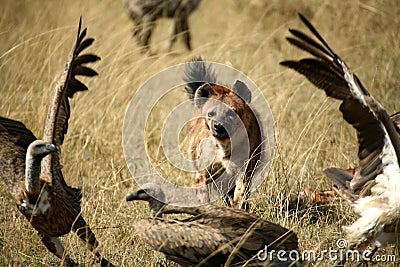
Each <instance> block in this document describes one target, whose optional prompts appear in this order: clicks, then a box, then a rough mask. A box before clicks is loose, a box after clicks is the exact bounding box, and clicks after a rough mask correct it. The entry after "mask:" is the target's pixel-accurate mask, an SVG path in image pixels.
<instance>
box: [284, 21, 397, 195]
mask: <svg viewBox="0 0 400 267" xmlns="http://www.w3.org/2000/svg"><path fill="white" fill-rule="evenodd" d="M300 18H301V19H302V21H303V22H304V24H305V25H306V26H307V27H308V28H309V29H310V31H311V32H312V33H313V34H314V36H315V37H317V39H318V40H319V41H320V42H321V44H320V43H318V42H317V41H315V40H314V39H313V38H311V37H309V36H308V35H306V34H304V33H302V32H301V31H298V30H292V29H291V30H290V32H291V33H292V34H293V35H294V38H293V37H288V38H287V40H288V41H289V42H290V43H291V44H293V45H295V46H297V47H299V48H301V49H302V50H305V51H307V52H309V53H310V54H312V55H314V56H315V58H305V59H301V60H299V61H283V62H281V63H280V64H282V65H283V66H286V67H289V68H291V69H294V70H296V71H297V72H299V73H301V74H303V75H304V76H305V77H306V78H307V79H308V80H309V81H311V82H312V83H313V84H314V85H315V86H317V87H318V88H320V89H323V90H324V91H325V93H326V94H327V95H328V96H329V97H332V98H336V99H339V100H342V104H341V105H340V111H341V112H342V114H343V118H344V119H345V120H346V121H347V122H348V123H349V124H351V125H352V126H353V127H354V128H355V129H356V131H357V137H358V143H359V151H358V157H359V161H360V166H359V169H358V171H357V172H356V174H355V175H354V176H353V178H352V180H351V182H350V185H351V186H350V188H348V189H349V190H352V192H351V193H355V194H358V193H360V192H361V191H362V190H363V188H364V187H365V186H366V185H367V184H368V185H370V181H374V180H375V178H376V177H377V175H378V174H380V173H382V168H383V165H382V152H383V149H384V146H385V145H387V146H390V147H391V150H392V152H395V153H394V154H393V155H392V156H393V157H392V159H391V161H392V163H393V164H396V165H397V164H398V163H397V158H398V156H399V151H400V150H399V148H400V146H399V144H400V143H399V137H398V131H399V130H398V128H397V125H395V124H394V123H393V121H392V120H391V119H390V117H389V115H388V114H387V112H386V111H385V109H384V108H383V107H382V106H381V105H380V104H379V103H378V102H377V101H376V100H375V99H374V98H373V97H372V96H371V95H370V94H369V92H368V91H367V89H366V88H365V87H364V86H363V85H362V83H361V82H360V80H359V79H358V77H357V76H356V75H355V74H353V73H352V72H351V70H350V69H349V68H348V67H347V65H346V64H345V63H344V62H343V61H342V59H341V58H340V57H339V56H337V55H336V54H335V53H334V52H333V50H332V49H331V48H330V47H329V46H328V44H327V43H326V42H325V40H324V39H323V38H322V37H321V35H320V34H319V33H318V32H317V30H316V29H315V28H314V27H313V26H312V25H311V23H310V22H309V21H308V20H307V19H306V18H305V17H303V16H302V15H300ZM397 117H398V116H396V114H394V115H393V120H399V119H398V118H397ZM396 118H397V119H396ZM388 152H389V151H387V150H385V153H388ZM326 173H327V174H328V176H329V177H331V178H332V180H333V181H334V182H335V183H337V184H338V185H340V186H339V187H340V188H343V184H345V182H346V181H348V176H345V175H342V174H343V173H338V175H336V172H335V171H334V169H328V170H327V172H326ZM343 179H345V180H346V181H345V180H343Z"/></svg>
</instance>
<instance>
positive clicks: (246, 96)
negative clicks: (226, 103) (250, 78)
mask: <svg viewBox="0 0 400 267" xmlns="http://www.w3.org/2000/svg"><path fill="white" fill-rule="evenodd" d="M232 91H233V92H235V93H236V94H237V95H239V96H240V97H241V98H242V99H243V100H244V101H245V102H246V103H247V104H250V102H251V91H250V89H249V88H248V87H247V85H246V84H245V83H244V82H242V81H239V80H236V82H235V84H234V85H233V88H232Z"/></svg>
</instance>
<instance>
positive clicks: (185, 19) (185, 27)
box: [181, 17, 192, 50]
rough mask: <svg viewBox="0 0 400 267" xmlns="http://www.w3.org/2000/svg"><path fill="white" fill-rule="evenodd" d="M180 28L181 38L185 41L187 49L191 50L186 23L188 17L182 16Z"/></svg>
mask: <svg viewBox="0 0 400 267" xmlns="http://www.w3.org/2000/svg"><path fill="white" fill-rule="evenodd" d="M181 30H182V33H183V40H184V41H185V44H186V47H187V49H188V50H192V45H191V36H190V30H189V24H188V17H184V18H183V19H182V21H181Z"/></svg>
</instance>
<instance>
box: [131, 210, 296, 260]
mask: <svg viewBox="0 0 400 267" xmlns="http://www.w3.org/2000/svg"><path fill="white" fill-rule="evenodd" d="M161 212H162V214H188V215H192V217H189V218H187V219H184V220H168V219H162V218H155V219H147V220H142V221H139V222H138V223H137V224H136V226H135V230H136V232H137V233H138V235H139V236H140V237H141V238H143V239H144V240H145V241H146V242H147V243H148V244H150V245H151V246H152V247H153V248H154V249H156V250H159V251H161V252H163V253H165V254H166V255H167V258H169V259H171V260H174V261H175V262H178V263H180V264H182V265H183V266H192V265H196V266H221V265H223V264H226V262H227V261H228V259H230V257H231V259H230V260H231V263H230V265H229V266H241V265H242V264H244V263H246V262H247V263H248V264H250V265H248V266H255V265H251V264H256V265H257V266H261V264H265V262H264V263H263V262H260V261H259V260H258V259H257V257H255V256H256V255H257V253H258V252H259V251H260V250H262V249H264V248H265V246H267V247H268V249H275V250H285V251H291V250H298V240H297V236H296V234H295V233H294V232H292V231H290V230H288V229H285V228H283V227H281V226H280V225H277V224H274V223H271V222H268V221H265V220H263V219H261V218H260V217H258V216H255V215H251V214H249V213H247V212H245V211H243V210H239V209H233V208H229V207H219V206H214V205H204V206H199V207H172V206H166V207H164V208H163V209H162V210H161ZM189 262H190V264H189ZM258 264H260V265H258ZM295 266H296V265H295Z"/></svg>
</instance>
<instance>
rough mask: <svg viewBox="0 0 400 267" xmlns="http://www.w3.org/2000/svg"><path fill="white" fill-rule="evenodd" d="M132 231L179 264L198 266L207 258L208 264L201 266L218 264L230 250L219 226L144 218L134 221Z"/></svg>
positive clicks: (222, 261) (230, 247) (219, 264)
mask: <svg viewBox="0 0 400 267" xmlns="http://www.w3.org/2000/svg"><path fill="white" fill-rule="evenodd" d="M135 231H136V233H137V234H138V235H139V236H140V238H141V239H143V240H144V241H145V242H146V243H148V244H149V245H150V246H151V247H152V248H154V249H155V250H158V251H161V252H163V253H164V254H165V255H167V258H169V259H171V260H173V261H175V262H177V263H179V264H181V265H182V266H194V265H196V266H197V265H199V264H200V263H201V262H203V260H204V259H206V258H208V257H209V259H208V260H205V261H207V264H205V265H201V266H221V264H223V263H224V260H226V258H227V256H226V255H229V253H230V251H231V250H232V246H231V245H229V240H227V239H226V238H225V237H224V236H223V235H222V234H221V233H220V230H219V229H218V228H210V227H208V226H206V225H202V224H199V223H197V222H180V221H172V220H167V219H161V218H156V219H145V220H141V221H140V222H139V223H137V224H136V226H135ZM221 255H225V257H223V258H221ZM213 256H214V257H213ZM205 261H204V262H205ZM204 262H203V263H204Z"/></svg>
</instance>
